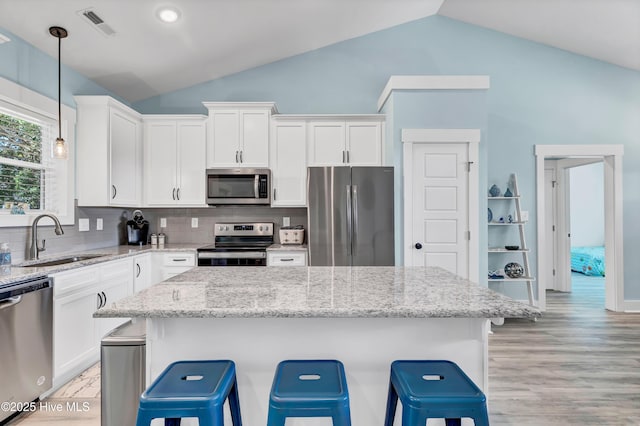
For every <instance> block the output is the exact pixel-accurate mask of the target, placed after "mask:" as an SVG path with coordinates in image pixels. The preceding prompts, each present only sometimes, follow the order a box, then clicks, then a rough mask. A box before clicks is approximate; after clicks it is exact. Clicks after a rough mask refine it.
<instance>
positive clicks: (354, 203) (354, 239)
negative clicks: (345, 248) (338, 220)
mask: <svg viewBox="0 0 640 426" xmlns="http://www.w3.org/2000/svg"><path fill="white" fill-rule="evenodd" d="M351 194H352V195H351V210H352V213H351V218H352V220H353V224H352V225H351V228H352V231H351V235H352V236H351V254H352V255H353V256H355V255H356V248H357V247H358V185H352V186H351Z"/></svg>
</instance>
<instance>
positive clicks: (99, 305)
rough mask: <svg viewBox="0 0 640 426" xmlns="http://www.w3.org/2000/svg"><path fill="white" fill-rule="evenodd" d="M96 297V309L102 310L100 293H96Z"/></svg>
mask: <svg viewBox="0 0 640 426" xmlns="http://www.w3.org/2000/svg"><path fill="white" fill-rule="evenodd" d="M97 296H98V301H97V302H98V303H97V308H96V309H100V308H102V293H98V294H97Z"/></svg>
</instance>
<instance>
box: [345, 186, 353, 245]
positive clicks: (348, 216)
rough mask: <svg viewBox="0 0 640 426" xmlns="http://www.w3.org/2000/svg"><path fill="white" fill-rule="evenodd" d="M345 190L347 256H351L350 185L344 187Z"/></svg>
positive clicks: (351, 214)
mask: <svg viewBox="0 0 640 426" xmlns="http://www.w3.org/2000/svg"><path fill="white" fill-rule="evenodd" d="M346 190H347V251H348V252H349V255H351V254H352V247H353V246H352V240H351V238H352V235H353V211H352V210H351V207H352V206H353V203H352V200H351V185H346Z"/></svg>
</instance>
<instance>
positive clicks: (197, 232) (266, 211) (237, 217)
mask: <svg viewBox="0 0 640 426" xmlns="http://www.w3.org/2000/svg"><path fill="white" fill-rule="evenodd" d="M142 212H143V214H144V215H145V218H147V213H150V214H151V215H153V216H149V223H150V232H156V233H157V232H164V233H165V234H166V241H167V243H202V244H212V243H213V227H214V225H215V224H216V223H218V222H273V223H274V224H275V236H274V237H275V240H276V242H279V241H278V229H280V226H282V220H283V217H289V218H290V221H291V222H290V223H291V225H302V226H303V227H304V228H305V229H307V209H306V208H271V207H249V206H236V207H211V208H203V209H147V210H142ZM161 218H165V219H167V227H166V228H160V219H161ZM192 218H198V227H197V228H192V227H191V219H192Z"/></svg>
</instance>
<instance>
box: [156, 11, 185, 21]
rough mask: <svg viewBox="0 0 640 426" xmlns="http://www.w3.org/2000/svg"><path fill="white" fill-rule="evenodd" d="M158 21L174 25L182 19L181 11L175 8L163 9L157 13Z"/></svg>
mask: <svg viewBox="0 0 640 426" xmlns="http://www.w3.org/2000/svg"><path fill="white" fill-rule="evenodd" d="M156 15H157V16H158V19H160V20H161V21H162V22H166V23H167V24H172V23H174V22H176V21H177V20H178V19H180V11H179V10H178V9H176V8H175V7H163V8H161V9H158V11H157V12H156Z"/></svg>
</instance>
